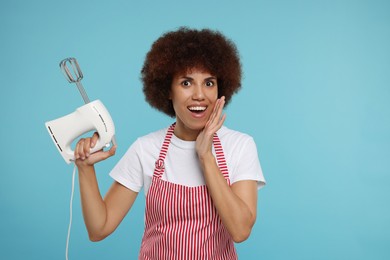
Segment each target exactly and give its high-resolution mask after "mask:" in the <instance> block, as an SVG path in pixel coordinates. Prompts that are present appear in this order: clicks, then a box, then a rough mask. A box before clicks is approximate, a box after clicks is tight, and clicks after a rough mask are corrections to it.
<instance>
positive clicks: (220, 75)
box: [141, 27, 241, 117]
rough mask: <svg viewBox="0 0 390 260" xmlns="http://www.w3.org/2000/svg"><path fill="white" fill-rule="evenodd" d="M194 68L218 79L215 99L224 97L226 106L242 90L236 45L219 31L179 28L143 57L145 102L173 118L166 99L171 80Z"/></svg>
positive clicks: (159, 40) (171, 108)
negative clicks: (178, 74)
mask: <svg viewBox="0 0 390 260" xmlns="http://www.w3.org/2000/svg"><path fill="white" fill-rule="evenodd" d="M193 68H197V69H203V70H205V71H207V72H208V73H210V74H212V75H213V76H215V77H216V78H217V84H218V98H219V97H222V96H225V102H226V103H225V104H226V105H227V104H228V103H229V101H230V99H231V97H232V96H233V94H234V93H236V92H237V91H238V90H239V89H240V88H241V63H240V59H239V53H238V51H237V48H236V46H235V44H234V43H233V42H232V41H231V40H229V39H227V38H226V37H225V36H224V35H222V34H221V33H220V32H218V31H212V30H209V29H202V30H196V29H189V28H186V27H181V28H179V29H178V30H177V31H172V32H168V33H165V34H164V35H162V36H161V37H160V38H159V39H157V40H156V41H155V42H154V43H153V45H152V47H151V49H150V51H149V52H148V53H147V55H146V59H145V62H144V65H143V68H142V70H141V80H142V82H143V92H144V94H145V99H146V101H147V102H148V103H149V104H150V105H151V106H152V107H154V108H156V109H157V110H159V111H161V112H163V113H165V114H167V115H168V116H170V117H174V116H175V111H174V109H173V105H172V101H171V100H170V99H169V95H170V91H171V84H172V80H173V77H174V76H175V75H176V74H177V73H182V72H186V71H188V70H189V69H193Z"/></svg>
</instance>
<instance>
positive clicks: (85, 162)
mask: <svg viewBox="0 0 390 260" xmlns="http://www.w3.org/2000/svg"><path fill="white" fill-rule="evenodd" d="M97 138H98V136H97V134H95V135H94V136H93V137H92V138H86V139H81V140H80V141H79V142H78V143H77V146H76V149H75V157H76V165H77V167H78V170H79V183H80V197H81V206H82V211H83V216H84V222H85V225H86V227H87V230H88V235H89V238H90V240H91V241H100V240H102V239H104V238H105V237H107V236H108V235H110V234H111V233H112V232H113V231H114V230H115V229H116V227H117V226H118V225H119V223H120V222H121V221H122V219H123V218H124V217H125V215H126V213H127V212H128V211H129V210H130V208H131V206H132V205H133V203H134V201H135V199H136V197H137V194H138V193H137V192H134V191H131V190H129V189H127V188H126V187H124V186H122V185H121V184H119V183H118V182H114V183H113V185H112V186H111V188H110V189H109V191H108V192H107V194H106V196H105V198H104V199H103V198H102V196H101V194H100V191H99V186H98V182H97V179H96V173H95V168H94V164H95V163H97V162H99V161H102V160H105V159H107V158H109V157H111V156H113V155H114V154H115V150H116V147H115V146H113V147H112V148H111V149H110V150H109V151H105V152H104V151H99V152H96V153H94V154H89V150H90V148H91V147H93V146H94V145H95V144H96V141H97Z"/></svg>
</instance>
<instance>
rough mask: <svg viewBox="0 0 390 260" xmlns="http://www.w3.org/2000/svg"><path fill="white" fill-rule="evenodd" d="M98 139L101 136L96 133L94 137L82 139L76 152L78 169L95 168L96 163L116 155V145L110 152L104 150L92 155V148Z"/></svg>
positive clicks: (77, 145)
mask: <svg viewBox="0 0 390 260" xmlns="http://www.w3.org/2000/svg"><path fill="white" fill-rule="evenodd" d="M98 139H99V135H98V133H96V132H95V133H94V134H93V136H92V137H90V138H81V139H80V140H79V141H78V142H77V144H76V148H75V150H74V156H75V159H76V165H77V167H79V168H80V167H88V166H93V165H94V164H95V163H97V162H100V161H103V160H105V159H107V158H109V157H111V156H113V155H114V154H115V151H116V146H115V145H113V146H112V147H111V148H110V150H108V151H104V150H103V149H101V150H99V151H97V152H94V153H92V154H91V153H90V151H91V148H93V147H95V145H96V143H97V140H98Z"/></svg>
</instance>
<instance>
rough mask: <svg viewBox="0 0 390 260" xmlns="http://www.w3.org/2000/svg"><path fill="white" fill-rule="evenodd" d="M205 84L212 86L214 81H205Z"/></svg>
mask: <svg viewBox="0 0 390 260" xmlns="http://www.w3.org/2000/svg"><path fill="white" fill-rule="evenodd" d="M206 86H207V87H212V86H214V82H212V81H207V82H206Z"/></svg>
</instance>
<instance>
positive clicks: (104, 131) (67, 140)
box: [45, 58, 116, 164]
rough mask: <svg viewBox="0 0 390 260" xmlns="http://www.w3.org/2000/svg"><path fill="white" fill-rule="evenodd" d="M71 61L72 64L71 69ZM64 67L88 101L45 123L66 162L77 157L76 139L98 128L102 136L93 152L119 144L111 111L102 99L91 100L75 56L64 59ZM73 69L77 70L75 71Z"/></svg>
mask: <svg viewBox="0 0 390 260" xmlns="http://www.w3.org/2000/svg"><path fill="white" fill-rule="evenodd" d="M67 64H70V67H71V70H70V69H69V68H68V66H67ZM60 68H61V70H62V72H63V73H64V75H65V77H66V78H67V80H68V81H69V83H76V85H77V88H78V90H79V91H80V94H81V96H82V97H83V100H84V102H85V105H83V106H81V107H79V108H77V109H76V111H74V112H73V113H70V114H68V115H66V116H63V117H60V118H57V119H55V120H52V121H48V122H46V123H45V125H46V128H47V130H48V132H49V134H50V136H51V138H52V140H53V142H54V144H55V146H56V147H57V149H58V151H59V152H60V154H61V155H62V157H63V158H64V160H65V162H66V163H68V164H69V163H71V162H72V161H74V160H75V158H74V151H73V150H72V149H71V145H72V142H73V141H74V140H75V139H76V138H78V137H80V136H81V135H83V134H85V133H87V132H90V131H92V130H95V131H96V132H97V133H98V134H99V140H98V141H97V143H96V145H95V146H94V147H93V148H92V149H91V153H94V152H96V151H99V150H101V149H102V148H104V147H108V146H109V145H110V142H112V144H113V145H116V141H115V126H114V122H113V120H112V119H111V116H110V113H109V112H108V110H107V109H106V107H105V106H104V105H103V103H102V102H101V101H100V100H95V101H92V102H90V101H89V98H88V96H87V93H86V92H85V90H84V87H83V85H82V84H81V79H82V78H83V73H82V72H81V69H80V67H79V64H78V63H77V60H76V59H75V58H66V59H64V60H62V61H61V62H60ZM71 71H73V73H74V74H75V76H73V75H72V73H71Z"/></svg>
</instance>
